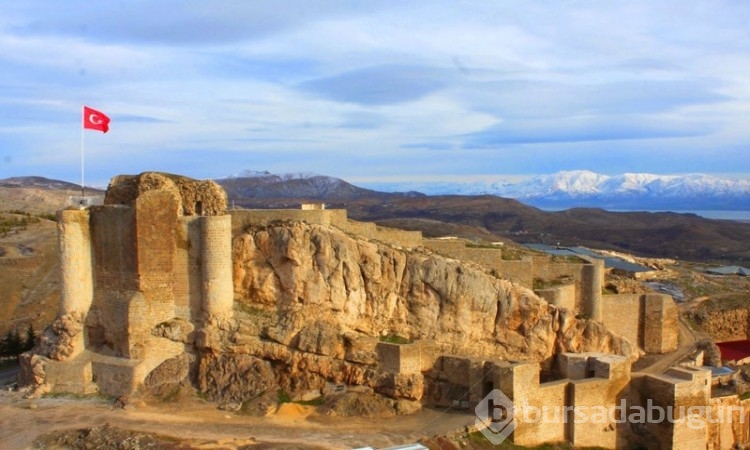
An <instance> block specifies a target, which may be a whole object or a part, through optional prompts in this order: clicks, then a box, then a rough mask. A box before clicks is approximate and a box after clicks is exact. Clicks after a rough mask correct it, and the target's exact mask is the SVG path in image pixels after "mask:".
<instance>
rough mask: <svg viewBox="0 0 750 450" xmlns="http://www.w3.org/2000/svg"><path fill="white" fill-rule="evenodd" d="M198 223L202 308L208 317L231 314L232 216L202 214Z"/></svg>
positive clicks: (232, 294)
mask: <svg viewBox="0 0 750 450" xmlns="http://www.w3.org/2000/svg"><path fill="white" fill-rule="evenodd" d="M201 225H202V233H201V250H202V255H203V260H202V275H203V279H202V286H203V289H202V291H203V308H204V310H205V312H206V313H207V314H208V315H209V316H217V317H231V315H232V305H233V303H234V283H233V280H232V217H231V216H229V215H224V216H207V217H203V218H202V224H201Z"/></svg>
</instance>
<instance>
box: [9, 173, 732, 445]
mask: <svg viewBox="0 0 750 450" xmlns="http://www.w3.org/2000/svg"><path fill="white" fill-rule="evenodd" d="M226 205H227V200H226V194H225V192H224V191H223V189H221V188H220V187H219V186H218V185H217V184H215V183H213V182H210V181H196V180H190V179H187V178H184V177H179V176H174V175H168V174H160V173H144V174H141V175H138V176H118V177H115V178H113V179H112V182H111V183H110V186H109V189H108V190H107V194H106V197H105V201H104V205H101V206H93V207H90V208H86V209H67V210H63V211H60V212H59V214H58V230H59V249H60V259H61V303H60V311H59V315H58V319H57V320H56V321H55V323H54V324H53V325H52V326H51V327H50V328H49V329H48V330H46V331H45V333H44V335H43V338H42V339H41V343H40V344H39V346H38V347H37V348H36V349H35V351H34V352H33V353H30V354H26V355H24V360H23V365H22V366H23V370H24V374H23V377H24V379H25V380H26V381H27V382H28V383H30V384H33V385H36V386H37V388H38V390H39V391H45V390H46V391H52V392H72V393H79V394H86V393H92V392H101V393H103V394H106V395H109V396H114V397H119V396H129V395H132V394H134V393H136V392H138V391H139V390H142V389H144V388H152V387H154V386H155V385H157V384H158V383H159V382H160V381H158V380H160V379H163V378H164V377H165V376H167V377H169V376H173V374H175V373H182V375H181V376H183V377H185V376H186V375H185V374H186V373H187V371H188V370H189V369H190V367H192V366H194V365H195V364H196V355H197V354H198V355H200V354H204V355H205V354H209V353H210V354H211V355H213V357H214V359H213V360H210V359H206V361H208V362H200V361H199V362H198V364H202V365H203V370H211V367H213V366H211V364H213V363H212V361H214V362H215V361H217V359H216V358H220V357H221V355H223V353H222V352H226V351H227V349H228V348H232V345H243V344H245V343H244V341H242V338H237V337H236V336H237V330H238V326H237V324H236V323H235V318H234V317H233V311H234V308H235V296H236V295H237V293H236V286H237V284H238V283H237V277H238V276H239V275H238V272H237V271H238V268H237V266H236V265H233V261H232V257H233V253H232V246H233V239H235V240H236V239H238V238H239V236H240V235H241V234H242V233H243V232H244V230H245V229H247V228H248V227H251V226H255V227H258V226H265V225H268V224H275V223H276V224H277V223H280V222H284V223H298V222H304V223H307V224H316V225H320V226H325V227H335V228H337V229H339V230H342V231H344V232H345V233H347V234H349V235H353V236H357V237H358V239H365V240H368V241H377V242H382V243H386V244H387V245H389V246H392V247H393V248H397V249H416V248H420V249H427V250H425V251H429V252H434V253H437V254H440V255H444V256H445V257H447V258H451V259H456V260H460V261H468V262H471V263H472V264H478V265H481V266H483V267H486V268H488V269H489V270H491V271H493V273H496V274H498V276H499V277H500V278H504V279H509V280H512V283H513V284H515V285H519V286H521V287H525V288H528V289H531V288H533V287H534V280H536V279H546V280H564V282H563V283H560V284H558V285H554V286H552V287H546V288H539V289H537V294H538V295H539V296H540V297H542V298H544V299H546V300H547V301H548V302H549V304H551V305H555V306H556V307H558V308H561V309H565V310H569V311H571V314H574V315H578V316H580V317H583V318H584V319H582V320H586V319H591V320H593V321H595V322H597V323H601V324H604V326H606V327H607V328H609V329H610V330H612V331H614V333H616V334H617V335H620V336H623V337H625V338H626V339H627V340H628V341H629V342H631V343H632V344H634V345H636V346H637V347H638V348H640V349H641V350H642V351H645V352H647V353H665V352H669V351H672V350H674V349H675V348H676V347H677V344H678V342H677V328H676V323H677V309H676V306H675V305H674V302H673V301H672V299H671V298H670V297H669V296H667V295H661V294H645V295H632V294H625V295H604V294H603V293H602V291H603V289H602V286H603V280H604V271H605V269H604V265H603V262H602V261H599V260H580V261H565V262H552V261H551V260H550V259H549V258H546V257H542V256H534V257H526V258H523V259H521V260H507V259H503V257H502V251H501V250H498V249H493V248H471V247H468V246H467V245H466V243H465V242H462V241H446V240H431V239H423V237H422V235H421V233H420V232H413V231H402V230H395V229H389V228H384V227H379V226H376V225H375V224H372V223H362V222H356V221H352V220H349V219H348V218H347V215H346V211H345V210H326V209H324V208H322V207H308V208H302V209H298V210H262V211H261V210H236V211H229V212H227V211H226ZM289 258H291V259H293V255H290V256H289ZM457 270H460V268H459V269H457ZM560 320H561V321H562V319H560ZM571 320H572V319H571ZM252 326H253V325H252V324H251V325H250V327H251V328H252ZM233 333H234V336H235V337H231V336H232V335H233ZM263 333H268V331H263ZM304 333H308V334H310V335H311V336H312V337H311V341H312V342H317V344H316V345H317V347H315V346H313V347H310V349H309V352H311V353H313V354H314V355H313V356H312V357H311V359H309V360H308V359H305V361H306V362H305V364H306V365H307V366H308V367H309V366H310V364H311V363H310V361H314V362H315V364H318V365H320V366H324V365H325V364H329V365H330V364H331V363H330V361H332V360H333V359H336V358H339V359H340V360H341V361H339V362H340V363H341V364H344V363H346V364H348V366H344V365H342V366H341V367H345V368H348V369H347V370H350V372H351V373H353V372H352V371H356V373H357V374H359V375H358V378H357V377H355V376H354V375H352V374H351V373H350V374H349V375H348V376H349V378H348V379H349V380H354V379H359V380H363V382H365V381H366V382H367V383H371V386H373V387H374V388H375V390H376V392H379V393H381V394H385V395H388V396H391V397H393V398H395V399H399V398H406V399H409V400H411V401H413V402H416V403H419V402H421V403H424V404H431V405H436V406H451V407H456V408H462V409H473V407H474V406H475V405H476V404H477V403H478V402H480V401H482V399H483V398H484V397H485V396H486V395H487V394H488V393H489V392H491V391H492V390H493V389H501V390H502V391H503V392H504V393H505V394H506V395H508V397H510V399H511V400H512V401H513V402H514V403H515V404H517V405H518V404H526V405H539V406H541V405H550V406H553V405H554V406H559V407H565V406H571V405H572V406H575V405H595V404H601V405H604V406H606V405H616V404H617V403H618V402H619V401H621V400H622V399H623V398H627V399H629V401H632V402H633V403H634V404H645V403H646V399H647V398H650V399H656V400H655V401H658V402H659V404H663V405H665V406H666V405H673V406H674V405H688V404H689V405H701V406H705V407H711V406H712V405H713V406H715V405H716V402H717V400H715V399H711V398H710V382H708V383H707V382H706V380H707V379H710V375H707V374H706V371H705V370H703V369H671V370H670V371H669V372H667V373H665V374H662V375H659V376H655V375H644V376H642V375H637V376H636V375H635V374H631V362H632V361H631V360H630V359H629V358H628V357H627V356H618V355H606V354H602V353H569V352H560V353H558V354H557V355H556V358H555V359H554V361H552V362H553V365H552V366H549V365H548V366H547V367H544V369H542V367H541V366H540V364H539V361H522V360H518V361H501V360H497V359H495V358H491V357H476V356H466V355H464V356H456V355H451V354H445V353H442V352H441V351H440V349H439V348H438V347H437V346H436V345H435V343H434V342H431V341H430V340H417V341H415V342H411V343H405V344H396V343H387V342H379V341H378V339H377V336H372V337H366V336H365V337H363V338H361V337H360V338H356V339H354V338H351V340H353V341H356V342H360V343H361V342H364V343H365V344H362V347H361V348H365V347H366V350H367V351H364V350H363V351H354V350H352V348H350V349H349V350H347V351H346V354H345V355H344V356H341V357H333V358H332V359H331V358H329V359H324V358H323V357H327V355H336V354H339V353H340V352H339V353H337V350H335V348H334V347H335V345H332V348H334V349H333V350H331V351H330V352H329V351H328V350H326V349H323V348H322V344H321V342H323V341H325V336H324V334H325V332H324V331H320V330H309V329H303V330H302V331H300V334H304ZM271 334H272V333H271ZM271 338H273V339H271V341H273V342H271V341H268V342H266V341H263V342H261V343H260V344H258V347H257V348H258V349H260V348H261V347H262V349H260V350H257V351H258V352H261V351H265V352H270V353H274V352H276V354H280V352H282V351H284V352H288V351H290V350H289V347H290V345H291V344H289V345H281V344H283V343H289V342H292V341H290V340H286V341H285V340H284V339H283V338H274V337H273V336H271ZM303 338H304V336H303ZM252 339H254V341H253V342H255V343H256V344H257V343H258V342H260V341H261V340H262V339H260V338H258V337H257V336H255V337H253V338H252ZM298 339H299V338H298ZM347 339H349V338H347ZM280 343H281V344H280ZM296 345H297V349H298V350H304V348H303V347H304V345H302V344H300V343H299V342H298V343H297V344H296ZM352 345H355V344H352ZM356 345H360V344H356ZM361 348H360V350H361ZM279 349H281V350H279ZM231 353H232V354H233V355H235V356H236V352H231ZM479 353H480V354H481V351H480V352H479ZM233 357H234V356H233ZM284 358H286V359H287V360H292V359H294V358H293V357H291V356H284ZM343 360H346V361H343ZM326 361H327V362H326ZM357 364H359V365H358V366H357ZM246 366H248V365H247V364H246ZM353 366H357V367H359V368H356V367H355V369H356V370H355V369H352V367H353ZM263 367H264V366H262V365H257V364H256V365H255V366H253V367H252V368H251V369H252V370H251V369H247V371H246V372H244V373H245V375H243V376H245V377H247V376H249V375H246V374H260V373H263V371H264V370H269V369H264V368H263ZM335 367H338V366H333V369H332V370H334V371H335ZM339 372H341V371H339ZM542 372H544V373H542ZM318 373H324V371H323V370H322V369H319V371H318ZM230 375H231V374H230ZM230 375H227V379H231V376H230ZM368 377H369V378H372V379H377V380H376V381H372V380H369V379H368ZM707 377H708V378H707ZM209 378H210V377H209ZM332 381H333V380H332ZM336 381H338V380H336ZM205 382H206V381H205V380H204V383H205ZM230 384H231V383H230ZM428 391H429V392H428ZM623 427H624V425H622V424H619V423H608V424H605V425H604V426H600V425H597V426H592V425H588V424H575V423H569V422H566V421H563V422H560V423H558V424H556V425H554V426H544V427H542V426H539V425H538V424H534V423H531V422H524V421H523V419H522V418H520V416H519V423H518V428H517V429H516V431H515V433H514V436H513V440H514V441H515V442H516V443H519V444H524V445H536V444H540V443H543V442H549V441H569V442H571V443H573V444H574V445H576V446H578V445H586V446H589V445H590V446H600V447H604V448H624V446H626V445H630V444H632V443H633V442H636V441H637V438H636V434H637V433H635V432H634V431H633V430H626V429H624V428H623ZM718 427H719V428H720V429H719V428H717V426H715V425H714V426H713V428H710V427H708V426H707V427H706V428H705V429H704V430H703V431H702V432H694V431H693V430H690V432H689V433H688V432H687V431H686V430H683V429H681V428H679V426H678V425H668V426H667V428H655V429H650V428H648V427H647V428H646V429H645V431H644V432H646V435H651V436H655V439H657V442H658V443H659V445H661V447H660V448H687V447H684V445H688V444H689V446H690V448H702V446H704V445H706V446H707V445H709V443H712V444H711V445H713V444H716V443H719V446H717V447H715V448H728V446H727V445H726V444H727V443H728V442H730V441H731V442H732V443H734V442H747V436H746V434H747V432H746V430H745V431H743V429H741V428H737V426H734V425H729V426H728V427H729V428H726V427H724V428H721V425H719V426H718ZM717 430H718V431H717ZM641 431H643V430H641ZM743 433H744V434H743ZM717 436H718V437H717ZM743 439H745V440H744V441H743Z"/></svg>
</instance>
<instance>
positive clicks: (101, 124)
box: [83, 106, 109, 133]
mask: <svg viewBox="0 0 750 450" xmlns="http://www.w3.org/2000/svg"><path fill="white" fill-rule="evenodd" d="M83 128H88V129H89V130H97V131H101V132H102V133H106V132H107V131H109V117H107V116H106V115H105V114H103V113H102V112H100V111H97V110H95V109H92V108H89V107H88V106H84V107H83Z"/></svg>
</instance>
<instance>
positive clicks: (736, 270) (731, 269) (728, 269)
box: [706, 266, 750, 277]
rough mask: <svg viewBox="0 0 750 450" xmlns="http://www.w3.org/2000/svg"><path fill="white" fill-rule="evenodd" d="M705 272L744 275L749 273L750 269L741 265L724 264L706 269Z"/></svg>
mask: <svg viewBox="0 0 750 450" xmlns="http://www.w3.org/2000/svg"><path fill="white" fill-rule="evenodd" d="M706 273H710V274H711V275H740V276H743V277H746V276H748V275H750V269H748V268H747V267H742V266H724V267H714V268H712V269H706Z"/></svg>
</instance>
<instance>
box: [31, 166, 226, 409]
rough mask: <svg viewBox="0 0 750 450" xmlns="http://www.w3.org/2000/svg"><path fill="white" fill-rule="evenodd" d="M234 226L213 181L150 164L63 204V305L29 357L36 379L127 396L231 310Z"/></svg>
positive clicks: (73, 389) (51, 384)
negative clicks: (98, 195) (85, 198)
mask: <svg viewBox="0 0 750 450" xmlns="http://www.w3.org/2000/svg"><path fill="white" fill-rule="evenodd" d="M231 229H232V226H231V216H230V215H228V214H227V213H226V193H225V192H224V191H223V189H222V188H221V187H219V186H218V185H217V184H216V183H214V182H212V181H197V180H192V179H188V178H185V177H180V176H176V175H169V174H162V173H153V172H148V173H143V174H141V175H137V176H127V175H123V176H117V177H114V178H113V179H112V181H111V182H110V185H109V187H108V189H107V193H106V196H105V200H104V205H103V206H95V207H91V208H89V209H76V210H63V211H60V212H59V213H58V237H59V248H60V263H61V264H60V266H61V274H60V280H61V298H60V311H59V316H58V319H57V321H56V322H55V325H53V327H52V330H51V331H50V330H48V331H47V332H45V338H44V339H43V346H42V347H43V348H42V349H41V350H42V351H40V352H39V354H36V355H34V356H31V357H30V358H29V359H30V360H31V361H30V364H29V367H28V371H27V372H29V374H30V375H32V374H33V375H32V376H34V377H35V378H36V379H35V380H33V381H34V382H35V384H43V385H46V386H47V388H48V389H51V390H53V391H66V392H79V393H86V392H91V391H94V390H97V389H98V390H99V391H101V392H103V393H105V394H108V395H123V394H128V393H131V392H133V391H135V390H136V389H137V388H138V387H139V386H140V385H141V384H142V383H143V381H144V380H145V379H146V377H147V376H148V375H149V373H151V371H152V370H154V369H155V368H157V367H158V366H159V365H161V364H163V363H164V362H165V361H168V360H170V359H173V358H177V357H179V356H180V355H182V354H184V353H186V352H190V351H192V348H191V347H192V345H191V344H192V341H193V339H194V334H195V333H194V331H195V330H196V329H199V328H200V327H202V326H203V324H205V323H207V322H209V321H217V320H218V321H223V320H227V319H231V316H232V305H233V285H232V258H231V239H232V236H231ZM27 378H28V377H27ZM39 378H42V379H41V380H40V379H39ZM40 381H41V383H39V382H40Z"/></svg>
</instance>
